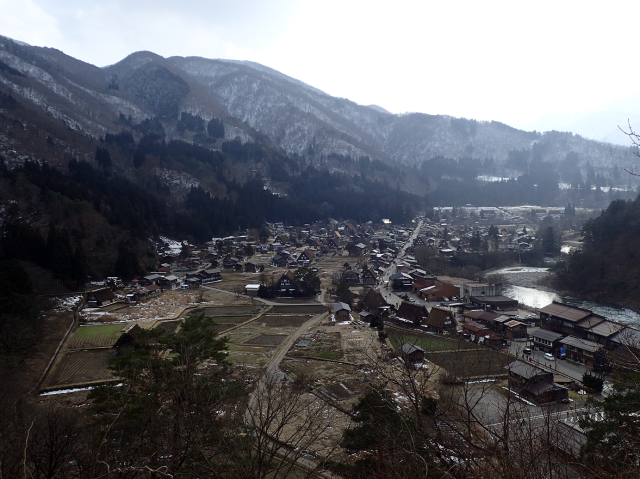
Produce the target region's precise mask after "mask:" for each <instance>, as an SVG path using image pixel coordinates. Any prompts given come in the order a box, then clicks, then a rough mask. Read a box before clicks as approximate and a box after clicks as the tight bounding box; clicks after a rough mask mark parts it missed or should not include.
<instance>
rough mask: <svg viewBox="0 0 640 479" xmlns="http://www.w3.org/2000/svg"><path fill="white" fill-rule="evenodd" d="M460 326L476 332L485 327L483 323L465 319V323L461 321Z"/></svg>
mask: <svg viewBox="0 0 640 479" xmlns="http://www.w3.org/2000/svg"><path fill="white" fill-rule="evenodd" d="M462 328H463V329H466V330H469V331H472V332H474V333H477V332H478V331H481V330H483V329H487V327H486V326H485V325H484V324H480V323H476V322H475V321H467V322H466V323H462Z"/></svg>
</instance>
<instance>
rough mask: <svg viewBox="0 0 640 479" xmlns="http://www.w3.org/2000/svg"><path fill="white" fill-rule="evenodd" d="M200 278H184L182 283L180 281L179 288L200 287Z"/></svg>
mask: <svg viewBox="0 0 640 479" xmlns="http://www.w3.org/2000/svg"><path fill="white" fill-rule="evenodd" d="M200 284H201V282H200V278H197V277H192V278H186V279H185V280H184V283H182V286H181V288H182V289H198V288H199V287H200Z"/></svg>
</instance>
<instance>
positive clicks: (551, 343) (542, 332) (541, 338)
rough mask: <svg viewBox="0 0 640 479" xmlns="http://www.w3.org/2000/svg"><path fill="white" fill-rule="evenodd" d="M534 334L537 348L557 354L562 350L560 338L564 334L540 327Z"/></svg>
mask: <svg viewBox="0 0 640 479" xmlns="http://www.w3.org/2000/svg"><path fill="white" fill-rule="evenodd" d="M532 336H533V346H534V348H535V349H537V350H539V351H544V352H545V353H551V354H553V355H554V356H557V354H558V353H559V351H560V340H561V339H562V338H563V335H562V334H560V333H554V332H553V331H548V330H546V329H542V328H539V329H538V330H537V331H536V332H535V333H533V335H532Z"/></svg>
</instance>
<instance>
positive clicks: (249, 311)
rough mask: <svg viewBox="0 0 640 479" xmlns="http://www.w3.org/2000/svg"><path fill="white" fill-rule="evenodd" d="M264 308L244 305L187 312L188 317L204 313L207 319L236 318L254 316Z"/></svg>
mask: <svg viewBox="0 0 640 479" xmlns="http://www.w3.org/2000/svg"><path fill="white" fill-rule="evenodd" d="M265 308H266V307H265V306H256V305H250V304H249V305H244V306H217V307H213V308H197V309H194V310H191V311H189V313H188V314H189V316H192V315H195V314H200V313H204V314H205V316H207V317H216V316H237V315H249V316H254V315H256V314H258V313H260V312H261V311H263V310H264V309H265Z"/></svg>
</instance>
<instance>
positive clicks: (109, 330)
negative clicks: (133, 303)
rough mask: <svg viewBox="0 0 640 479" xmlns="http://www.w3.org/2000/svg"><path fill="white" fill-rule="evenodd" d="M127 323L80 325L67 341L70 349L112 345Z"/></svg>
mask: <svg viewBox="0 0 640 479" xmlns="http://www.w3.org/2000/svg"><path fill="white" fill-rule="evenodd" d="M126 326H127V325H126V324H125V323H115V324H100V325H96V326H80V327H79V328H78V329H77V330H76V332H75V333H73V336H71V338H69V341H68V342H67V345H66V346H67V348H68V349H94V348H110V347H112V346H113V345H114V344H115V343H116V341H117V340H118V338H119V337H120V335H121V333H122V329H123V328H125V327H126Z"/></svg>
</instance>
